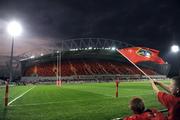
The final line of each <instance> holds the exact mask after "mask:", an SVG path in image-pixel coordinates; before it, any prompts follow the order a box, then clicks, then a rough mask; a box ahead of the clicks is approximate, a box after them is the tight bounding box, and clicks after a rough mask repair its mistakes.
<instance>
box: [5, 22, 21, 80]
mask: <svg viewBox="0 0 180 120" xmlns="http://www.w3.org/2000/svg"><path fill="white" fill-rule="evenodd" d="M7 32H8V33H9V35H10V36H11V39H12V45H11V57H10V77H9V78H10V79H9V80H10V82H11V81H12V79H13V67H12V62H13V49H14V39H15V37H16V36H19V35H20V34H21V33H22V26H21V24H20V23H18V22H17V21H11V22H10V23H9V24H8V26H7Z"/></svg>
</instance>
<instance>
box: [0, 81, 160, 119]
mask: <svg viewBox="0 0 180 120" xmlns="http://www.w3.org/2000/svg"><path fill="white" fill-rule="evenodd" d="M30 89H31V90H30ZM27 91H28V92H27ZM23 93H24V94H23ZM20 95H21V97H19V98H18V99H17V97H18V96H20ZM133 96H140V97H142V98H143V99H144V101H145V104H146V107H147V108H158V109H163V107H162V106H161V105H160V104H159V102H158V101H157V99H156V96H155V94H154V92H153V91H152V88H151V86H150V84H149V82H147V81H146V82H129V83H128V82H122V83H120V84H119V97H118V98H115V83H113V82H111V83H83V84H64V85H63V86H62V87H57V86H55V85H36V86H32V85H28V86H12V87H10V100H9V102H10V101H12V100H14V99H15V98H16V100H14V101H13V102H12V103H11V104H10V105H9V106H8V107H7V108H4V107H3V97H4V88H2V87H1V88H0V120H111V119H112V118H117V117H123V116H126V115H129V114H131V111H130V110H129V109H128V102H129V100H130V99H131V98H132V97H133Z"/></svg>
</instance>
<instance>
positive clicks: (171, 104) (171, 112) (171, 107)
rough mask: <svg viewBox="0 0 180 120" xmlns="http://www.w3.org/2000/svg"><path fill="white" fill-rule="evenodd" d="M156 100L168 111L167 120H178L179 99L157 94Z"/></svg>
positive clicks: (160, 93) (179, 116)
mask: <svg viewBox="0 0 180 120" xmlns="http://www.w3.org/2000/svg"><path fill="white" fill-rule="evenodd" d="M157 96H158V100H159V102H160V103H161V104H163V105H164V106H165V107H166V108H167V109H168V120H180V97H175V96H174V95H171V94H167V93H165V92H158V94H157Z"/></svg>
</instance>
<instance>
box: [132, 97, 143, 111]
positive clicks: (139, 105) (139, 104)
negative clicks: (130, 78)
mask: <svg viewBox="0 0 180 120" xmlns="http://www.w3.org/2000/svg"><path fill="white" fill-rule="evenodd" d="M129 107H130V109H131V110H132V111H133V113H134V114H141V113H143V112H144V109H145V106H144V102H143V100H142V99H141V98H139V97H133V98H132V99H131V100H130V102H129Z"/></svg>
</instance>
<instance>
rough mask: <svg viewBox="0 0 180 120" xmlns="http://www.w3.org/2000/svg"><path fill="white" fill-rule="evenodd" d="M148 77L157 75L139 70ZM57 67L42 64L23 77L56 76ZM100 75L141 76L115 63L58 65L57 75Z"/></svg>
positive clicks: (67, 63)
mask: <svg viewBox="0 0 180 120" xmlns="http://www.w3.org/2000/svg"><path fill="white" fill-rule="evenodd" d="M141 69H142V70H143V71H144V72H145V73H146V74H148V75H157V73H156V72H155V71H153V70H152V69H148V68H141ZM56 72H57V66H56V64H55V63H42V64H38V65H36V66H31V67H29V68H28V69H27V70H26V71H25V76H32V75H38V76H56V75H57V73H56ZM96 74H97V75H100V74H124V75H134V74H142V73H141V72H140V71H139V70H138V69H137V68H135V67H134V66H132V65H129V64H125V63H117V62H109V61H108V62H106V61H103V62H99V61H93V62H92V61H83V60H79V61H71V62H70V61H68V62H63V63H62V65H59V75H62V76H71V75H96Z"/></svg>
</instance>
